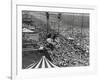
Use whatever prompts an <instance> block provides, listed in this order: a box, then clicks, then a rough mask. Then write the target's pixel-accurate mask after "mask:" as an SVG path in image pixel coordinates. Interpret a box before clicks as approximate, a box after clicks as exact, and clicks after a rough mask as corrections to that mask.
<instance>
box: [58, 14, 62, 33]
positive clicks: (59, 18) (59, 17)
mask: <svg viewBox="0 0 100 80" xmlns="http://www.w3.org/2000/svg"><path fill="white" fill-rule="evenodd" d="M60 21H61V13H59V14H58V33H59V28H60Z"/></svg>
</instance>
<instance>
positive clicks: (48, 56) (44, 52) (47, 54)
mask: <svg viewBox="0 0 100 80" xmlns="http://www.w3.org/2000/svg"><path fill="white" fill-rule="evenodd" d="M39 52H40V53H41V55H42V56H45V57H46V58H47V59H48V60H50V61H52V59H51V57H50V54H49V53H48V51H47V49H45V48H44V49H43V50H39Z"/></svg>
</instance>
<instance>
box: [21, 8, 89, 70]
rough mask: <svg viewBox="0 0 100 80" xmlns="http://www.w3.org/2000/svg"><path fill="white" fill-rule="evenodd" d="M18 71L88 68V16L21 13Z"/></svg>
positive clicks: (65, 13) (79, 14) (80, 14)
mask: <svg viewBox="0 0 100 80" xmlns="http://www.w3.org/2000/svg"><path fill="white" fill-rule="evenodd" d="M21 13H22V14H21V15H22V69H41V68H64V67H66V68H67V67H83V66H89V65H90V44H89V43H90V40H89V38H90V36H89V34H90V30H89V29H90V14H89V13H76V12H53V11H34V10H33V11H32V10H22V12H21Z"/></svg>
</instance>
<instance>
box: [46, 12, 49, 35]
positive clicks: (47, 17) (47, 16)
mask: <svg viewBox="0 0 100 80" xmlns="http://www.w3.org/2000/svg"><path fill="white" fill-rule="evenodd" d="M46 19H47V33H48V29H49V13H48V12H46Z"/></svg>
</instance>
